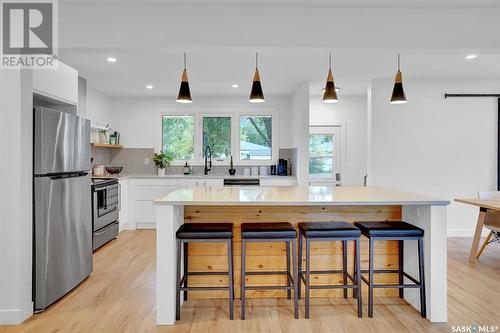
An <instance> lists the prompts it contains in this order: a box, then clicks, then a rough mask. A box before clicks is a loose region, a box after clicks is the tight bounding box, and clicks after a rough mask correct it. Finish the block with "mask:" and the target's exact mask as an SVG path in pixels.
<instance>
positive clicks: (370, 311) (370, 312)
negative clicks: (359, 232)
mask: <svg viewBox="0 0 500 333" xmlns="http://www.w3.org/2000/svg"><path fill="white" fill-rule="evenodd" d="M369 251H370V253H369V255H368V256H369V262H368V266H369V274H368V278H369V285H368V317H370V318H373V269H374V268H373V238H371V237H370V250H369Z"/></svg>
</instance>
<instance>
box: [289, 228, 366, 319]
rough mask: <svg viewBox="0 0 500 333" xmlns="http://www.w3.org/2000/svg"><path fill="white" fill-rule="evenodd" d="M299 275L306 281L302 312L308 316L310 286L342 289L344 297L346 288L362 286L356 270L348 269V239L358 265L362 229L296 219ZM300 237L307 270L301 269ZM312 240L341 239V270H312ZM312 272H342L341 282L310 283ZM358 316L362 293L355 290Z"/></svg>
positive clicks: (361, 314) (354, 288) (361, 313)
mask: <svg viewBox="0 0 500 333" xmlns="http://www.w3.org/2000/svg"><path fill="white" fill-rule="evenodd" d="M299 233H300V234H299V279H300V280H302V281H303V282H304V284H305V291H306V295H305V303H306V304H305V315H306V319H309V292H310V290H311V289H344V298H347V289H349V288H351V289H353V294H354V290H361V279H360V273H359V271H358V272H357V273H356V269H355V270H354V271H355V273H354V275H351V274H349V273H348V272H347V241H354V242H355V250H354V265H355V266H357V267H360V250H359V237H360V236H361V231H360V230H359V229H358V228H356V227H354V226H353V225H352V224H350V223H347V222H310V223H299ZM302 237H304V238H305V240H306V274H305V277H304V273H303V272H302ZM312 241H341V242H342V254H343V261H342V269H341V270H323V271H311V242H312ZM311 274H342V276H343V284H342V285H316V286H311V283H310V281H311ZM347 279H349V280H351V282H352V284H351V285H349V284H348V283H347ZM298 290H299V298H300V293H301V291H300V283H299V288H298ZM356 297H357V303H358V317H359V318H361V317H362V316H363V303H362V301H361V293H360V292H358V293H357V296H356Z"/></svg>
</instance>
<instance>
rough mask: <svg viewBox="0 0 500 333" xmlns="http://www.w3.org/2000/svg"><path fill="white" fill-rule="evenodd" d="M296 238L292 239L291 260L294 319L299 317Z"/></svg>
mask: <svg viewBox="0 0 500 333" xmlns="http://www.w3.org/2000/svg"><path fill="white" fill-rule="evenodd" d="M296 242H297V241H296V240H295V239H294V240H293V241H292V258H293V259H292V261H293V313H294V315H295V319H299V294H298V291H297V290H298V288H300V283H299V269H298V265H297V251H296V250H297V249H296Z"/></svg>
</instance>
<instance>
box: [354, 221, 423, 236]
mask: <svg viewBox="0 0 500 333" xmlns="http://www.w3.org/2000/svg"><path fill="white" fill-rule="evenodd" d="M354 225H355V226H356V227H358V228H359V229H360V230H361V233H362V234H363V235H365V236H366V237H423V235H424V231H423V230H422V229H420V228H419V227H416V226H414V225H412V224H409V223H406V222H403V221H391V222H356V223H354Z"/></svg>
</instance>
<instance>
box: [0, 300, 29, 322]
mask: <svg viewBox="0 0 500 333" xmlns="http://www.w3.org/2000/svg"><path fill="white" fill-rule="evenodd" d="M32 315H33V302H29V303H27V304H25V305H24V306H23V307H22V308H21V309H9V310H0V325H18V324H21V323H22V322H23V321H25V320H26V319H28V318H29V317H31V316H32Z"/></svg>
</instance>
